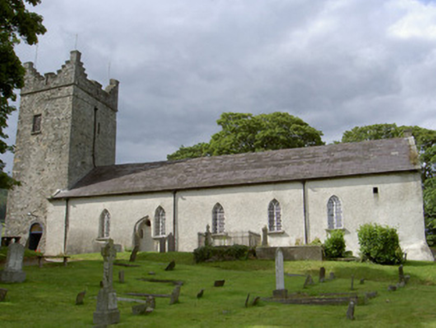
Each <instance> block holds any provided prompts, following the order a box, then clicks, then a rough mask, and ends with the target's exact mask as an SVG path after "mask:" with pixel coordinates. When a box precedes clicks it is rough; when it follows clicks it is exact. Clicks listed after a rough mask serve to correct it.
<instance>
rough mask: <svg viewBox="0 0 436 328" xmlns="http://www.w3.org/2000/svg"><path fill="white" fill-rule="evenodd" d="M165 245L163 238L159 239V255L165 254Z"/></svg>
mask: <svg viewBox="0 0 436 328" xmlns="http://www.w3.org/2000/svg"><path fill="white" fill-rule="evenodd" d="M166 243H167V241H166V238H165V237H163V238H160V239H159V253H165V252H166V249H165V248H166Z"/></svg>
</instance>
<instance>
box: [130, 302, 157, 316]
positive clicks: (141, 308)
mask: <svg viewBox="0 0 436 328" xmlns="http://www.w3.org/2000/svg"><path fill="white" fill-rule="evenodd" d="M153 310H154V308H150V307H149V306H148V305H147V304H139V305H134V306H132V313H133V315H141V314H149V313H151V312H153Z"/></svg>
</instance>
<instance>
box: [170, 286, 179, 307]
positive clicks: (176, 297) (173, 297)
mask: <svg viewBox="0 0 436 328" xmlns="http://www.w3.org/2000/svg"><path fill="white" fill-rule="evenodd" d="M180 288H181V286H180V285H177V286H176V287H174V289H173V292H172V293H171V296H170V305H173V304H175V303H178V302H179V296H180Z"/></svg>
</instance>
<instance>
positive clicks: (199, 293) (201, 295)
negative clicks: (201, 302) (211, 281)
mask: <svg viewBox="0 0 436 328" xmlns="http://www.w3.org/2000/svg"><path fill="white" fill-rule="evenodd" d="M203 294H204V289H202V290H200V291H199V292H198V294H197V298H202V297H203Z"/></svg>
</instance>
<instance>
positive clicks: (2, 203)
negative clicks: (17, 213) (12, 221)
mask: <svg viewBox="0 0 436 328" xmlns="http://www.w3.org/2000/svg"><path fill="white" fill-rule="evenodd" d="M7 199H8V191H7V190H6V189H0V222H5V217H6V203H7Z"/></svg>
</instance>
